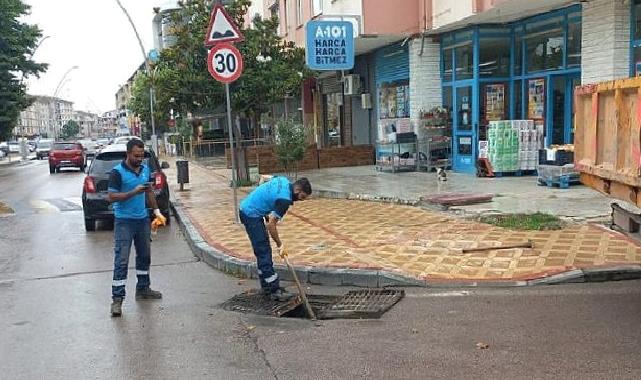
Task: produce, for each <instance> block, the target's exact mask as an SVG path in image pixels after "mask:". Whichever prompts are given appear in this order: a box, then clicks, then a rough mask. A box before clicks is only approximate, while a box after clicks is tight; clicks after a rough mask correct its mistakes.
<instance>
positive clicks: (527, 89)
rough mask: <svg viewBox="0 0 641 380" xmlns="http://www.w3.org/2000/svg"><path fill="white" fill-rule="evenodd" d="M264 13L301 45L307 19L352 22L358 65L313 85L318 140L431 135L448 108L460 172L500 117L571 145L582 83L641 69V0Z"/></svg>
mask: <svg viewBox="0 0 641 380" xmlns="http://www.w3.org/2000/svg"><path fill="white" fill-rule="evenodd" d="M256 10H260V7H256V8H255V9H254V11H256ZM262 11H263V15H264V16H265V15H269V14H273V13H274V12H277V14H278V16H279V19H280V22H281V30H280V33H281V36H282V37H283V38H285V39H286V40H289V41H293V42H295V43H296V45H297V46H302V47H304V46H305V27H304V26H305V24H306V22H307V21H309V20H314V19H328V20H347V21H350V22H352V23H353V24H354V27H355V28H354V30H355V47H356V59H355V66H354V69H353V70H350V71H346V72H321V73H319V75H318V77H317V80H316V81H315V82H314V83H311V84H310V83H306V85H305V86H306V87H307V88H304V90H303V96H302V107H301V108H302V109H303V110H304V113H305V120H306V124H309V125H310V127H313V128H314V130H315V135H316V139H317V142H318V143H319V145H321V146H331V145H350V144H355V145H358V144H376V143H378V142H381V141H384V140H386V139H387V138H388V137H389V136H390V135H391V134H398V133H410V134H411V133H414V134H415V135H416V136H417V139H418V140H421V139H422V138H425V137H426V136H429V135H430V133H432V131H431V128H426V123H425V120H424V116H425V115H426V114H430V110H433V109H435V107H442V108H444V109H446V110H447V111H448V115H449V126H448V127H447V128H446V129H445V130H446V132H445V133H447V134H448V136H449V137H451V139H452V146H451V148H452V167H453V168H454V169H455V170H456V171H460V172H470V173H471V172H475V170H476V168H475V166H476V160H477V158H478V157H479V153H480V152H479V151H480V149H479V147H480V145H482V144H483V143H484V142H486V141H487V140H488V125H489V124H490V123H491V122H493V121H496V120H519V119H527V120H532V121H533V122H534V124H535V125H536V126H537V128H538V129H539V130H540V131H541V134H542V136H543V139H542V141H541V146H542V147H547V146H550V145H558V144H570V143H572V142H573V139H574V132H573V131H574V118H573V101H574V89H575V87H576V86H578V85H583V84H590V83H597V82H600V81H605V80H612V79H618V78H625V77H629V76H636V75H637V74H641V1H640V0H590V1H577V0H545V1H531V0H460V1H449V0H406V1H402V2H391V1H385V0H368V1H364V0H278V1H277V0H265V1H263V3H262ZM390 15H394V16H393V17H390ZM305 86H304V87H305ZM310 121H311V122H310Z"/></svg>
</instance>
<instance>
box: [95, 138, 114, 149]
mask: <svg viewBox="0 0 641 380" xmlns="http://www.w3.org/2000/svg"><path fill="white" fill-rule="evenodd" d="M96 144H98V150H100V149H104V148H105V147H106V146H107V145H109V144H111V140H109V139H108V138H106V137H104V138H99V139H97V140H96Z"/></svg>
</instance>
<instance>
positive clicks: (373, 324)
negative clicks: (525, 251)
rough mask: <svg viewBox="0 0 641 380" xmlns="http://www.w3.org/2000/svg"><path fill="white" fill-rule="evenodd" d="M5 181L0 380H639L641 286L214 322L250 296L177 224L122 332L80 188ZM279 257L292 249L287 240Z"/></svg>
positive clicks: (165, 237)
mask: <svg viewBox="0 0 641 380" xmlns="http://www.w3.org/2000/svg"><path fill="white" fill-rule="evenodd" d="M192 169H193V170H192V173H191V178H193V179H194V183H192V184H190V185H189V186H190V187H191V186H193V187H197V183H198V180H197V178H199V177H201V173H200V172H199V169H198V167H197V166H192ZM203 170H205V169H203ZM207 178H209V177H207ZM0 179H1V180H0V194H1V199H0V201H2V202H4V203H6V204H7V205H9V206H10V207H11V209H12V210H13V211H14V213H13V214H9V215H3V217H2V218H0V263H1V265H0V300H1V304H2V305H3V306H4V307H3V308H2V311H1V312H0V315H1V317H0V320H1V321H2V324H3V325H2V329H0V340H1V341H2V342H3V344H2V345H1V348H0V358H2V359H1V360H0V370H1V371H2V373H3V377H5V378H8V379H41V378H44V379H63V378H69V377H73V378H126V379H147V378H149V379H151V378H153V379H173V378H214V379H259V378H274V379H345V378H363V379H391V378H393V379H415V378H426V377H427V378H435V379H453V378H456V379H476V378H479V377H482V378H510V379H532V378H540V379H543V378H550V379H554V378H561V377H562V378H567V379H580V378H586V377H588V378H618V379H636V378H638V377H639V376H641V366H640V365H639V363H638V360H636V359H637V358H638V354H637V353H638V352H639V350H640V349H641V346H640V342H641V339H640V338H641V336H640V335H639V334H640V333H639V329H638V324H639V321H640V320H641V283H639V282H638V281H622V282H609V283H599V284H566V285H560V286H543V287H528V288H500V289H498V288H475V289H469V288H457V287H448V288H413V287H410V288H406V297H405V298H404V299H403V300H402V301H401V302H400V303H398V304H397V305H396V306H395V307H394V308H392V309H391V310H390V311H389V312H387V313H386V314H384V315H383V316H382V317H381V318H380V319H376V320H340V319H338V320H327V321H322V322H321V324H320V326H316V325H315V324H314V323H313V322H311V321H308V320H304V319H292V318H274V317H263V316H257V315H252V314H242V313H236V312H231V311H225V310H222V309H221V308H220V307H219V305H220V304H221V303H222V302H224V301H225V300H227V299H228V298H229V297H231V296H233V295H234V294H238V293H242V292H244V291H246V290H248V289H249V288H255V287H257V286H258V284H257V281H256V283H254V281H255V280H244V279H238V278H236V277H232V276H229V275H225V274H223V273H222V272H220V271H217V270H214V269H212V268H211V267H210V266H208V265H207V264H205V263H203V262H200V261H198V260H197V259H196V258H195V256H194V255H193V254H192V252H191V250H190V248H189V246H188V244H187V242H186V241H185V239H184V238H183V235H182V234H181V233H180V231H179V230H178V229H177V223H172V224H171V227H167V228H164V229H161V230H160V231H159V232H158V235H156V236H155V237H154V238H153V239H154V241H153V242H152V268H151V280H152V286H154V287H155V288H157V289H159V290H161V291H162V292H163V293H164V297H163V299H162V300H160V301H145V302H142V301H140V302H136V301H134V299H133V297H132V298H127V299H126V300H125V305H124V310H123V313H124V314H123V317H122V318H116V319H114V318H111V317H110V316H109V312H108V310H109V303H110V283H111V276H112V268H113V266H112V261H113V240H112V239H113V232H112V231H111V230H110V229H109V226H107V225H99V226H98V230H97V231H96V232H90V233H89V232H85V231H84V226H83V218H82V209H81V206H80V205H79V194H80V190H81V187H82V180H83V174H82V173H80V172H78V171H75V170H69V171H63V172H62V173H60V174H56V175H50V174H49V173H48V170H47V165H46V163H45V162H39V161H31V162H28V163H25V164H21V165H13V166H6V167H4V166H3V167H1V168H0ZM210 181H211V180H210ZM214 185H215V183H214V182H211V183H210V186H211V187H212V189H214ZM216 189H217V190H222V185H220V189H218V188H216ZM197 192H198V191H197V190H196V189H193V190H192V191H190V192H187V193H191V194H192V195H196V194H197ZM221 201H222V200H218V199H215V198H212V199H211V203H212V204H216V203H218V202H221ZM309 204H310V205H313V204H314V203H313V202H311V201H310V202H309ZM298 212H300V211H298ZM287 223H291V224H294V223H296V224H298V223H302V222H300V221H299V220H297V219H296V218H295V217H294V218H290V220H289V221H287ZM283 227H285V225H284V226H283ZM308 228H311V227H308ZM223 229H224V228H223ZM283 230H284V231H285V230H286V229H283ZM290 233H291V232H289V231H288V232H287V233H284V236H287V234H290ZM242 239H246V236H244V235H242V234H238V240H239V241H240V240H242ZM284 241H286V242H288V243H289V244H292V243H293V242H292V241H291V236H290V237H289V239H288V237H284ZM292 251H294V249H292ZM132 256H133V255H132ZM132 260H133V259H132ZM285 285H287V286H289V287H291V284H288V283H286V284H285ZM131 286H133V284H131ZM306 289H307V292H309V293H311V294H341V293H343V292H345V291H347V290H348V289H351V288H349V287H331V286H317V285H311V284H307V286H306ZM129 290H130V291H132V290H133V288H129Z"/></svg>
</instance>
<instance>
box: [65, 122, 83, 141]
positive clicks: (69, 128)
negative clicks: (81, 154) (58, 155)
mask: <svg viewBox="0 0 641 380" xmlns="http://www.w3.org/2000/svg"><path fill="white" fill-rule="evenodd" d="M78 133H80V126H79V125H78V123H76V122H75V121H74V120H69V121H68V122H66V123H65V125H63V126H62V131H60V136H62V138H63V139H65V140H66V139H70V138H73V137H76V136H77V135H78Z"/></svg>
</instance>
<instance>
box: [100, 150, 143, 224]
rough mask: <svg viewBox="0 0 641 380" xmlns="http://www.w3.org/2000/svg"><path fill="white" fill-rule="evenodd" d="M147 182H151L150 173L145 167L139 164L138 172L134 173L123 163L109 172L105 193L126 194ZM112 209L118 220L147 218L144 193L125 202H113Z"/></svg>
mask: <svg viewBox="0 0 641 380" xmlns="http://www.w3.org/2000/svg"><path fill="white" fill-rule="evenodd" d="M148 182H151V172H150V171H149V167H148V166H147V165H145V164H141V165H140V172H138V173H136V172H135V171H134V170H133V169H131V168H130V167H129V166H128V165H127V164H126V163H125V161H123V162H121V163H119V164H118V165H116V166H115V167H114V168H113V169H112V170H111V173H110V174H109V186H108V188H107V191H108V192H110V193H126V192H129V191H131V190H133V189H135V188H136V186H138V185H144V184H146V183H148ZM113 207H114V216H115V217H116V218H118V219H145V218H147V217H148V216H149V215H148V213H147V203H146V198H145V193H140V194H136V195H134V196H133V197H131V198H129V199H127V200H126V201H118V202H114V204H113Z"/></svg>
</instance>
